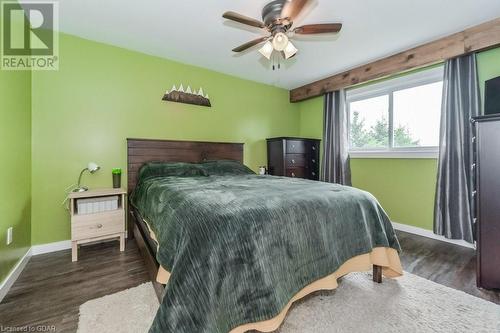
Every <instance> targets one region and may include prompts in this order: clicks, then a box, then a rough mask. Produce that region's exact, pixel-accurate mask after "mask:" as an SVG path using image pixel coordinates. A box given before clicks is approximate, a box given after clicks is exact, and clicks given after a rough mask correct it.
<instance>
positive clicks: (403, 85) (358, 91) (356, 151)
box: [346, 65, 444, 158]
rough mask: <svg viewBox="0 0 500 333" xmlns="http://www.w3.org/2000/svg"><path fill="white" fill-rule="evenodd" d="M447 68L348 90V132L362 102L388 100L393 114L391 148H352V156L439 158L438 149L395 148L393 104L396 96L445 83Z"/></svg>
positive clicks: (434, 68) (350, 152)
mask: <svg viewBox="0 0 500 333" xmlns="http://www.w3.org/2000/svg"><path fill="white" fill-rule="evenodd" d="M443 78H444V66H443V65H440V66H436V67H433V68H430V69H427V70H422V71H419V72H416V73H413V74H408V75H403V76H400V77H397V78H394V79H389V80H387V81H383V82H378V83H374V84H369V85H366V86H362V87H359V88H356V87H353V88H350V89H348V90H346V112H347V126H348V127H347V128H348V131H349V133H348V134H349V135H348V137H349V140H350V137H351V135H350V131H351V110H350V106H351V103H353V102H358V101H362V100H365V99H369V98H375V97H381V96H385V95H387V96H388V99H389V104H388V107H389V110H388V111H389V112H388V117H389V119H388V123H389V124H388V125H389V134H390V135H389V146H388V147H387V148H385V149H381V148H350V141H349V155H350V156H351V157H353V158H437V157H438V154H439V147H438V146H426V147H393V144H394V142H393V140H394V135H393V133H394V124H393V123H394V117H393V116H394V110H393V106H394V103H393V100H394V92H395V91H399V90H405V89H410V88H415V87H418V86H423V85H427V84H432V83H437V82H440V81H443Z"/></svg>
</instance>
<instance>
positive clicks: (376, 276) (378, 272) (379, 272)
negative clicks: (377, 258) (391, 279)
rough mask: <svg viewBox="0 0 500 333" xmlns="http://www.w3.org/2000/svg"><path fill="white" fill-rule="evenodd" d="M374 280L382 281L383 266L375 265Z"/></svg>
mask: <svg viewBox="0 0 500 333" xmlns="http://www.w3.org/2000/svg"><path fill="white" fill-rule="evenodd" d="M373 282H377V283H382V266H377V265H373Z"/></svg>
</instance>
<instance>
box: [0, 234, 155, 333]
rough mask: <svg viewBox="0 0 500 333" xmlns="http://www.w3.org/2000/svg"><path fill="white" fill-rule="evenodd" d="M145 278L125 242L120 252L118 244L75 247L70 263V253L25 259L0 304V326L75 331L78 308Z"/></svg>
mask: <svg viewBox="0 0 500 333" xmlns="http://www.w3.org/2000/svg"><path fill="white" fill-rule="evenodd" d="M148 280H149V277H148V274H147V272H146V268H145V266H144V262H143V260H142V257H141V256H140V253H139V250H138V248H137V246H136V244H135V242H133V241H131V242H127V246H126V250H125V252H120V250H119V247H118V242H107V243H102V244H96V245H89V246H85V247H81V248H80V250H79V251H78V261H77V262H71V250H67V251H61V252H56V253H50V254H43V255H39V256H35V257H31V259H30V261H29V262H28V264H27V266H26V268H25V269H24V271H23V272H22V273H21V276H20V277H19V279H18V280H17V281H16V283H14V285H13V286H12V288H11V290H10V291H9V293H8V294H7V296H6V297H5V298H4V300H3V301H2V303H1V304H0V325H2V326H4V327H9V326H10V327H12V326H14V327H20V326H26V325H27V326H30V327H35V326H38V325H44V326H45V325H46V326H55V328H56V330H55V331H56V332H76V329H77V326H78V309H79V307H80V305H81V304H83V303H85V302H87V301H88V300H91V299H94V298H98V297H102V296H105V295H109V294H113V293H116V292H118V291H121V290H124V289H128V288H132V287H135V286H137V285H139V284H141V283H144V282H146V281H148ZM40 331H41V330H40ZM48 332H53V331H51V330H49V331H48ZM96 333H97V332H96Z"/></svg>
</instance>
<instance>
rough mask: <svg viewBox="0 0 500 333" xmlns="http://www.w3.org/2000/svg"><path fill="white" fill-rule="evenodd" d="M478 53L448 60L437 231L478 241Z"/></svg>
mask: <svg viewBox="0 0 500 333" xmlns="http://www.w3.org/2000/svg"><path fill="white" fill-rule="evenodd" d="M480 107H481V104H480V97H479V82H478V78H477V67H476V56H475V54H471V55H467V56H463V57H459V58H455V59H451V60H448V61H447V62H446V64H445V69H444V86H443V105H442V110H441V130H440V147H439V166H438V179H437V186H436V202H435V207H434V233H436V234H438V235H443V236H445V237H446V238H451V239H463V240H465V241H467V242H469V243H473V242H474V236H473V207H472V193H471V191H472V182H473V179H472V172H471V167H472V124H471V122H470V118H471V117H474V116H477V115H479V113H480V111H479V110H480Z"/></svg>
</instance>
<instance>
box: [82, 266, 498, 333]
mask: <svg viewBox="0 0 500 333" xmlns="http://www.w3.org/2000/svg"><path fill="white" fill-rule="evenodd" d="M157 308H158V301H157V299H156V296H155V293H154V290H153V287H152V285H151V284H150V283H146V284H143V285H140V286H138V287H136V288H132V289H128V290H125V291H122V292H119V293H116V294H113V295H109V296H105V297H102V298H98V299H95V300H92V301H89V302H87V303H85V304H83V305H82V306H81V307H80V320H79V324H78V333H95V332H110V333H111V332H113V333H115V332H116V333H118V332H123V333H128V332H130V333H138V332H147V331H148V329H149V326H150V325H151V322H152V320H153V318H154V315H155V312H156V309H157ZM279 332H280V333H299V332H300V333H306V332H311V333H327V332H328V333H333V332H398V333H399V332H405V333H410V332H419V333H420V332H450V333H451V332H453V333H455V332H500V306H499V305H496V304H494V303H491V302H487V301H485V300H482V299H480V298H477V297H474V296H471V295H468V294H466V293H464V292H461V291H458V290H455V289H451V288H448V287H445V286H442V285H440V284H437V283H434V282H432V281H429V280H426V279H422V278H420V277H418V276H415V275H412V274H410V273H405V275H404V276H403V277H401V278H398V279H394V280H391V279H386V278H384V282H383V283H382V284H376V283H373V282H372V280H371V275H370V274H368V273H353V274H349V275H347V276H345V277H344V278H343V279H342V280H341V281H340V283H339V288H338V289H337V290H336V291H331V292H330V291H328V292H327V291H324V292H320V293H319V294H316V295H315V296H311V297H306V299H305V300H302V301H299V302H298V303H297V304H296V305H295V306H294V307H292V310H291V311H290V312H289V314H288V316H287V318H286V320H285V322H284V324H283V325H282V327H281V328H280V330H279Z"/></svg>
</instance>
